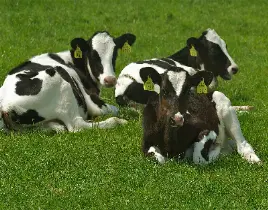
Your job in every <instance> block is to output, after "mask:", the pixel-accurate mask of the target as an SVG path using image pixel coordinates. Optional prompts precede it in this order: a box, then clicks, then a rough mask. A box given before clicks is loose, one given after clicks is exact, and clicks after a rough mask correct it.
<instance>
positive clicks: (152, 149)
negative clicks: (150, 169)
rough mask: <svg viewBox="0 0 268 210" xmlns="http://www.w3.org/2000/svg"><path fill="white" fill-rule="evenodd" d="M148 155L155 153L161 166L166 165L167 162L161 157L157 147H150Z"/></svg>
mask: <svg viewBox="0 0 268 210" xmlns="http://www.w3.org/2000/svg"><path fill="white" fill-rule="evenodd" d="M148 153H153V154H154V157H155V158H156V160H157V161H158V162H159V163H160V164H164V163H165V162H166V158H165V157H164V156H163V155H161V153H160V150H159V148H157V147H156V146H152V147H150V148H149V150H148Z"/></svg>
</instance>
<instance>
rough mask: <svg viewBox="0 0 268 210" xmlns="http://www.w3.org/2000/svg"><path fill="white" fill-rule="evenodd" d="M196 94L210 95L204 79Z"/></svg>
mask: <svg viewBox="0 0 268 210" xmlns="http://www.w3.org/2000/svg"><path fill="white" fill-rule="evenodd" d="M196 92H197V93H199V94H201V93H208V87H207V86H206V84H205V81H204V78H203V79H202V80H201V82H200V83H199V84H198V85H197V87H196Z"/></svg>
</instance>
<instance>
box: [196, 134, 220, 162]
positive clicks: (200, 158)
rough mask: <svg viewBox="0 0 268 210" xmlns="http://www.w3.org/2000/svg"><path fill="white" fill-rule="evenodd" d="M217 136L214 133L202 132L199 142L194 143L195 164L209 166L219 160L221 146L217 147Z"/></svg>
mask: <svg viewBox="0 0 268 210" xmlns="http://www.w3.org/2000/svg"><path fill="white" fill-rule="evenodd" d="M216 138H217V135H216V133H215V132H214V131H208V130H205V131H202V132H201V133H200V134H199V136H198V140H199V141H198V142H195V143H194V152H193V161H194V163H195V164H207V163H211V162H212V161H214V160H215V159H216V158H218V156H219V154H220V150H221V146H220V145H215V144H214V142H215V141H216Z"/></svg>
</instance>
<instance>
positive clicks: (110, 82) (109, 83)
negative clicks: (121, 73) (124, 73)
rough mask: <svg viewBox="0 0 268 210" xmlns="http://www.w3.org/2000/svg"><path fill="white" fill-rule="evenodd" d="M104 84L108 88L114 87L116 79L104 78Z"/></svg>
mask: <svg viewBox="0 0 268 210" xmlns="http://www.w3.org/2000/svg"><path fill="white" fill-rule="evenodd" d="M104 83H105V84H106V85H109V86H114V85H116V77H112V76H108V77H105V78H104Z"/></svg>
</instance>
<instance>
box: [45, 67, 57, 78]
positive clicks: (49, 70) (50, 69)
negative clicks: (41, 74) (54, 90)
mask: <svg viewBox="0 0 268 210" xmlns="http://www.w3.org/2000/svg"><path fill="white" fill-rule="evenodd" d="M46 73H47V74H48V75H49V76H51V77H53V76H54V75H55V74H56V71H55V69H54V68H49V69H47V70H46Z"/></svg>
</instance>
